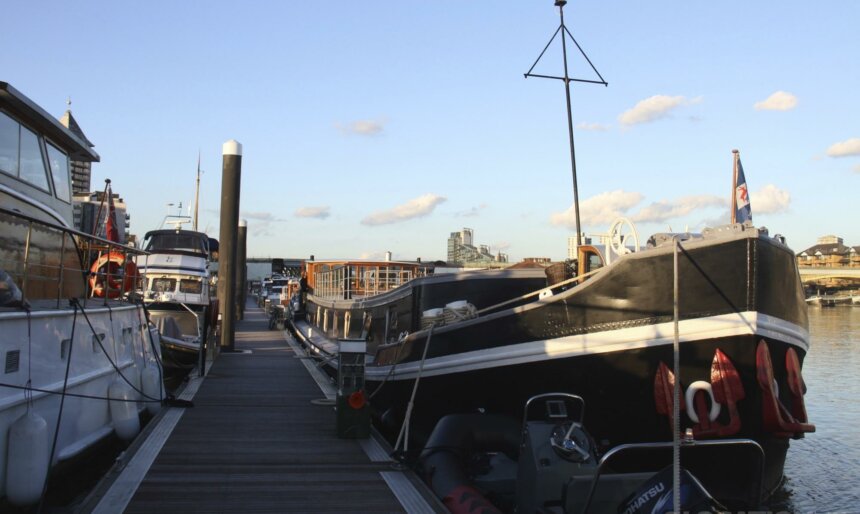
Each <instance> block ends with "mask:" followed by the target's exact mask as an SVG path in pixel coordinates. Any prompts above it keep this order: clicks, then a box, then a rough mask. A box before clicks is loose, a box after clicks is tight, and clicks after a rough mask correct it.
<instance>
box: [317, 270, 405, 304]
mask: <svg viewBox="0 0 860 514" xmlns="http://www.w3.org/2000/svg"><path fill="white" fill-rule="evenodd" d="M416 276H417V274H416V273H415V272H413V270H404V269H396V268H395V267H387V266H372V267H366V266H351V265H348V266H341V267H337V268H334V269H331V270H329V271H323V272H319V273H316V274H315V278H314V295H315V296H317V297H320V298H326V299H338V300H358V299H362V298H369V297H371V296H376V295H378V294H381V293H385V292H387V291H391V290H393V289H396V288H398V287H400V286H402V285H403V284H405V283H407V282H409V281H410V280H412V279H413V278H415V277H416Z"/></svg>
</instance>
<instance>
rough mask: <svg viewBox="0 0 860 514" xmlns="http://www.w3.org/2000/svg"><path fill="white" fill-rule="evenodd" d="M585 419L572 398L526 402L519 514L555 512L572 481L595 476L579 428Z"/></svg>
mask: <svg viewBox="0 0 860 514" xmlns="http://www.w3.org/2000/svg"><path fill="white" fill-rule="evenodd" d="M584 415H585V400H583V399H582V398H581V397H579V396H576V395H572V394H567V393H548V394H541V395H538V396H533V397H532V398H529V400H528V401H527V402H526V407H525V414H524V418H523V431H522V443H521V447H520V457H519V462H518V470H517V512H522V513H533V512H543V511H544V510H545V509H547V508H551V507H559V506H561V505H562V495H563V491H564V489H565V485H566V484H567V483H568V481H569V480H570V479H571V477H573V476H576V475H586V476H591V475H593V474H594V471H595V469H596V468H597V464H598V461H597V455H596V449H595V446H594V443H593V442H592V439H591V436H590V435H588V433H587V432H586V431H585V428H583V426H582V421H583V418H584Z"/></svg>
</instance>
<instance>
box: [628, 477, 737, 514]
mask: <svg viewBox="0 0 860 514" xmlns="http://www.w3.org/2000/svg"><path fill="white" fill-rule="evenodd" d="M672 472H673V468H672V466H667V467H665V468H663V469H662V470H661V471H660V472H658V473H657V474H656V475H654V476H653V477H651V478H650V479H649V480H648V481H646V482H645V483H644V484H642V486H641V487H640V488H639V489H638V490H636V492H634V493H633V494H631V495H630V496H628V497H627V499H625V500H624V502H623V503H622V504H621V505H620V506H619V509H618V512H619V514H666V513H669V512H676V511H677V509H675V506H674V505H673V503H674V498H673V497H674V490H673V489H672V482H673V476H672ZM681 511H683V512H723V511H725V507H723V506H721V505H720V504H719V503H717V501H716V500H714V499H713V498H712V497H711V495H710V494H709V493H708V491H706V490H705V488H704V487H703V486H702V484H701V482H699V481H698V480H696V477H694V476H693V475H692V473H690V472H689V471H687V470H686V469H684V468H681Z"/></svg>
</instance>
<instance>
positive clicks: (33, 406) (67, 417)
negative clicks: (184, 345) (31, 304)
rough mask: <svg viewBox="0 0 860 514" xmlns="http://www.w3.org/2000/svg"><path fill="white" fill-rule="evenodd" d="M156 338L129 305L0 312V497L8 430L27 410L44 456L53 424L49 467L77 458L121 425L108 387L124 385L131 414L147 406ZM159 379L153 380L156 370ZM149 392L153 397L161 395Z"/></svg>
mask: <svg viewBox="0 0 860 514" xmlns="http://www.w3.org/2000/svg"><path fill="white" fill-rule="evenodd" d="M90 325H92V328H91V326H90ZM158 337H159V336H158V332H157V331H156V330H154V329H152V330H150V325H149V324H148V323H147V321H146V318H145V316H144V313H143V311H142V309H141V308H140V307H139V306H135V305H129V304H123V305H120V304H115V305H114V304H113V303H112V304H111V306H110V307H106V306H104V305H103V304H102V303H101V302H90V303H89V305H88V306H87V308H86V309H85V310H80V309H78V310H77V312H75V310H74V309H72V308H63V309H56V310H41V311H39V310H36V309H33V310H32V312H31V314H29V315H28V314H27V313H25V312H21V311H14V312H11V311H10V312H0V355H3V356H4V357H5V360H6V369H5V374H4V375H3V378H2V382H3V383H4V385H5V386H6V387H0V497H2V496H4V495H5V493H6V491H5V487H6V482H7V477H6V473H7V470H8V469H9V463H8V462H7V460H8V459H7V457H8V454H9V447H10V445H11V444H12V443H11V441H10V434H9V429H10V426H12V425H13V424H14V423H15V422H16V420H18V419H19V418H20V417H21V416H23V415H25V414H26V413H27V412H28V408H29V409H30V411H31V412H34V413H36V414H38V415H39V416H40V417H42V418H43V419H44V420H45V421H46V423H47V432H48V433H47V444H48V448H47V450H46V451H45V455H51V443H52V441H53V439H54V433H55V430H57V424H58V419H59V433H58V435H57V442H56V448H55V449H54V451H53V456H52V459H51V465H53V464H55V463H57V462H59V461H63V460H67V459H70V458H72V457H75V456H77V455H79V454H81V453H83V452H84V451H85V450H87V449H88V448H90V447H91V446H93V445H94V444H95V443H97V442H99V441H100V440H102V439H103V438H105V437H107V436H109V435H110V434H111V433H112V432H114V430H115V429H116V428H117V427H116V426H115V425H117V423H121V422H122V420H120V419H118V417H117V411H119V410H120V409H117V407H116V406H114V412H113V416H112V409H111V405H110V402H109V401H108V398H109V397H110V396H109V394H108V391H109V389H110V388H111V385H112V384H114V383H115V382H122V383H123V384H125V385H123V386H122V388H126V386H128V389H127V390H129V391H131V394H132V399H137V400H139V401H138V402H137V403H136V405H135V408H134V411H135V412H137V413H138V414H139V413H140V412H141V411H143V410H144V409H145V408H146V407H147V405H148V404H147V403H146V402H144V401H143V400H145V399H144V398H143V394H142V393H143V391H144V390H145V385H144V382H145V381H146V379H145V378H143V377H144V375H145V373H146V372H145V371H144V370H148V372H149V373H150V374H151V373H152V369H155V370H158V361H159V358H160V357H159V356H158V355H159V354H160V349H159V340H158ZM99 339H100V340H101V341H100V343H101V344H99ZM149 368H152V369H149ZM67 369H68V378H66V370H67ZM158 375H159V379H160V371H159V372H158ZM28 381H29V382H30V385H31V387H32V389H31V390H29V391H28V390H27V389H26V387H27V383H28ZM126 381H127V382H126ZM150 385H151V384H150ZM158 387H159V388H160V384H159V386H158ZM64 391H65V393H66V394H65V397H64V395H63V393H64ZM150 392H151V391H150ZM156 394H157V396H158V398H157V399H160V398H161V397H162V396H163V393H162V392H161V391H158V392H157V393H156ZM28 397H30V401H29V402H28ZM61 404H62V410H61ZM120 405H122V404H120ZM126 412H127V410H126Z"/></svg>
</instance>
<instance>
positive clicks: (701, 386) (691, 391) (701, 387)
mask: <svg viewBox="0 0 860 514" xmlns="http://www.w3.org/2000/svg"><path fill="white" fill-rule="evenodd" d="M699 391H704V392H705V393H707V395H708V396H710V398H711V410H710V412H708V419H709V420H711V421H714V420H715V419H717V417H718V416H719V415H720V410H722V405H720V404H719V403H718V402H717V400H715V399H714V389H713V388H712V387H711V384H710V383H708V382H705V381H704V380H697V381H695V382H693V383H692V384H690V386H689V387H687V393H686V394H685V395H684V400H685V401H686V404H687V416H690V419H691V420H692V421H693V423H698V422H699V415H698V414H697V413H696V409H695V407H694V406H693V398H694V397H695V396H696V393H697V392H699Z"/></svg>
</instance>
